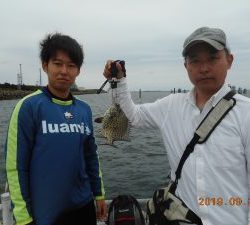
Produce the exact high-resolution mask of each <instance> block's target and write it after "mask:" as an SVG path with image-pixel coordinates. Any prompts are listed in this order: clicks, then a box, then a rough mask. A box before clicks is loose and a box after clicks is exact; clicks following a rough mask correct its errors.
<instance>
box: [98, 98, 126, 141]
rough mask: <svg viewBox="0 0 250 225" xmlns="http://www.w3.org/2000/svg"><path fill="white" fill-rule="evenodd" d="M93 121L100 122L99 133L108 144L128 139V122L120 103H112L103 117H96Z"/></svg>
mask: <svg viewBox="0 0 250 225" xmlns="http://www.w3.org/2000/svg"><path fill="white" fill-rule="evenodd" d="M95 122H97V123H102V128H101V131H100V133H101V135H102V136H103V137H105V138H106V140H107V143H106V144H109V145H113V142H114V141H128V140H129V130H130V123H129V121H128V119H127V117H126V115H125V114H124V112H123V111H122V109H121V107H120V105H118V104H116V103H114V104H112V105H111V106H110V107H109V108H108V109H107V111H106V112H105V114H104V116H103V117H100V118H96V119H95Z"/></svg>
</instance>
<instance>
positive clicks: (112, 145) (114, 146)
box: [98, 142, 118, 148]
mask: <svg viewBox="0 0 250 225" xmlns="http://www.w3.org/2000/svg"><path fill="white" fill-rule="evenodd" d="M98 145H109V146H111V147H113V148H118V147H117V146H116V145H114V144H109V143H107V142H106V143H101V144H98Z"/></svg>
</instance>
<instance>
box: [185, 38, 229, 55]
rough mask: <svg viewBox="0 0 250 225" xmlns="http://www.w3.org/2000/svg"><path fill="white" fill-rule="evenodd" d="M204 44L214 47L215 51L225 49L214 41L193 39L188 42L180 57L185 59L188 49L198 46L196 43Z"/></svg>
mask: <svg viewBox="0 0 250 225" xmlns="http://www.w3.org/2000/svg"><path fill="white" fill-rule="evenodd" d="M202 42H205V43H207V44H209V45H211V46H212V47H214V48H215V49H217V50H219V51H220V50H223V49H224V48H225V46H224V45H223V44H221V43H219V42H218V41H215V40H211V39H207V38H200V39H194V40H192V41H191V42H189V43H188V44H187V45H186V46H185V47H184V49H183V51H182V55H183V56H184V57H185V56H186V55H187V53H188V51H189V49H190V48H191V47H193V46H194V45H196V44H198V43H202Z"/></svg>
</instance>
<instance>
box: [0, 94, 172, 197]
mask: <svg viewBox="0 0 250 225" xmlns="http://www.w3.org/2000/svg"><path fill="white" fill-rule="evenodd" d="M169 94H170V92H164V91H145V92H143V91H142V92H141V95H139V93H138V92H131V95H132V99H133V101H134V102H135V103H137V104H142V103H146V102H153V101H155V100H156V99H159V98H162V97H164V96H167V95H169ZM77 97H78V98H80V99H82V100H84V101H85V102H87V103H88V104H89V105H90V107H91V108H92V112H93V120H94V119H95V118H97V117H100V116H102V115H103V114H104V113H105V111H106V110H107V109H108V107H109V106H110V105H111V97H110V95H109V94H107V93H102V94H99V95H98V94H86V95H79V96H77ZM17 102H18V100H3V101H0V193H3V192H4V187H5V183H6V174H5V154H4V152H5V151H4V146H5V141H6V134H7V129H8V123H9V120H10V116H11V113H12V111H13V108H14V106H15V105H16V103H17ZM93 125H94V131H95V136H96V143H97V145H98V154H99V160H100V165H101V169H102V176H103V181H104V187H105V192H106V199H112V198H114V197H115V196H117V195H119V194H131V195H133V196H135V197H136V198H150V197H152V195H153V192H154V190H155V189H157V188H159V187H163V186H165V185H166V184H167V182H168V175H169V172H170V168H169V163H168V157H167V153H166V150H165V148H164V146H163V142H162V138H161V134H160V132H159V131H158V130H155V129H136V128H133V127H132V128H131V131H130V141H117V142H115V146H116V147H112V146H109V145H103V144H104V143H105V140H104V139H103V138H101V137H100V135H98V134H99V130H100V129H101V124H97V123H95V122H93ZM62 170H63V168H62Z"/></svg>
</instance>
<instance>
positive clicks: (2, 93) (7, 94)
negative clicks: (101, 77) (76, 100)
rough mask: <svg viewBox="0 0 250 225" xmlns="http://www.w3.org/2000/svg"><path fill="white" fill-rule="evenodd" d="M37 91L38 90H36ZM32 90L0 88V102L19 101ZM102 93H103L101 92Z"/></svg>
mask: <svg viewBox="0 0 250 225" xmlns="http://www.w3.org/2000/svg"><path fill="white" fill-rule="evenodd" d="M38 89H39V88H38ZM96 91H97V89H84V90H79V91H71V92H72V94H73V95H84V94H96ZM33 92H34V90H29V91H28V90H14V89H3V88H0V100H13V99H21V98H23V97H25V96H26V95H28V94H31V93H33ZM103 92H104V91H103Z"/></svg>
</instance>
